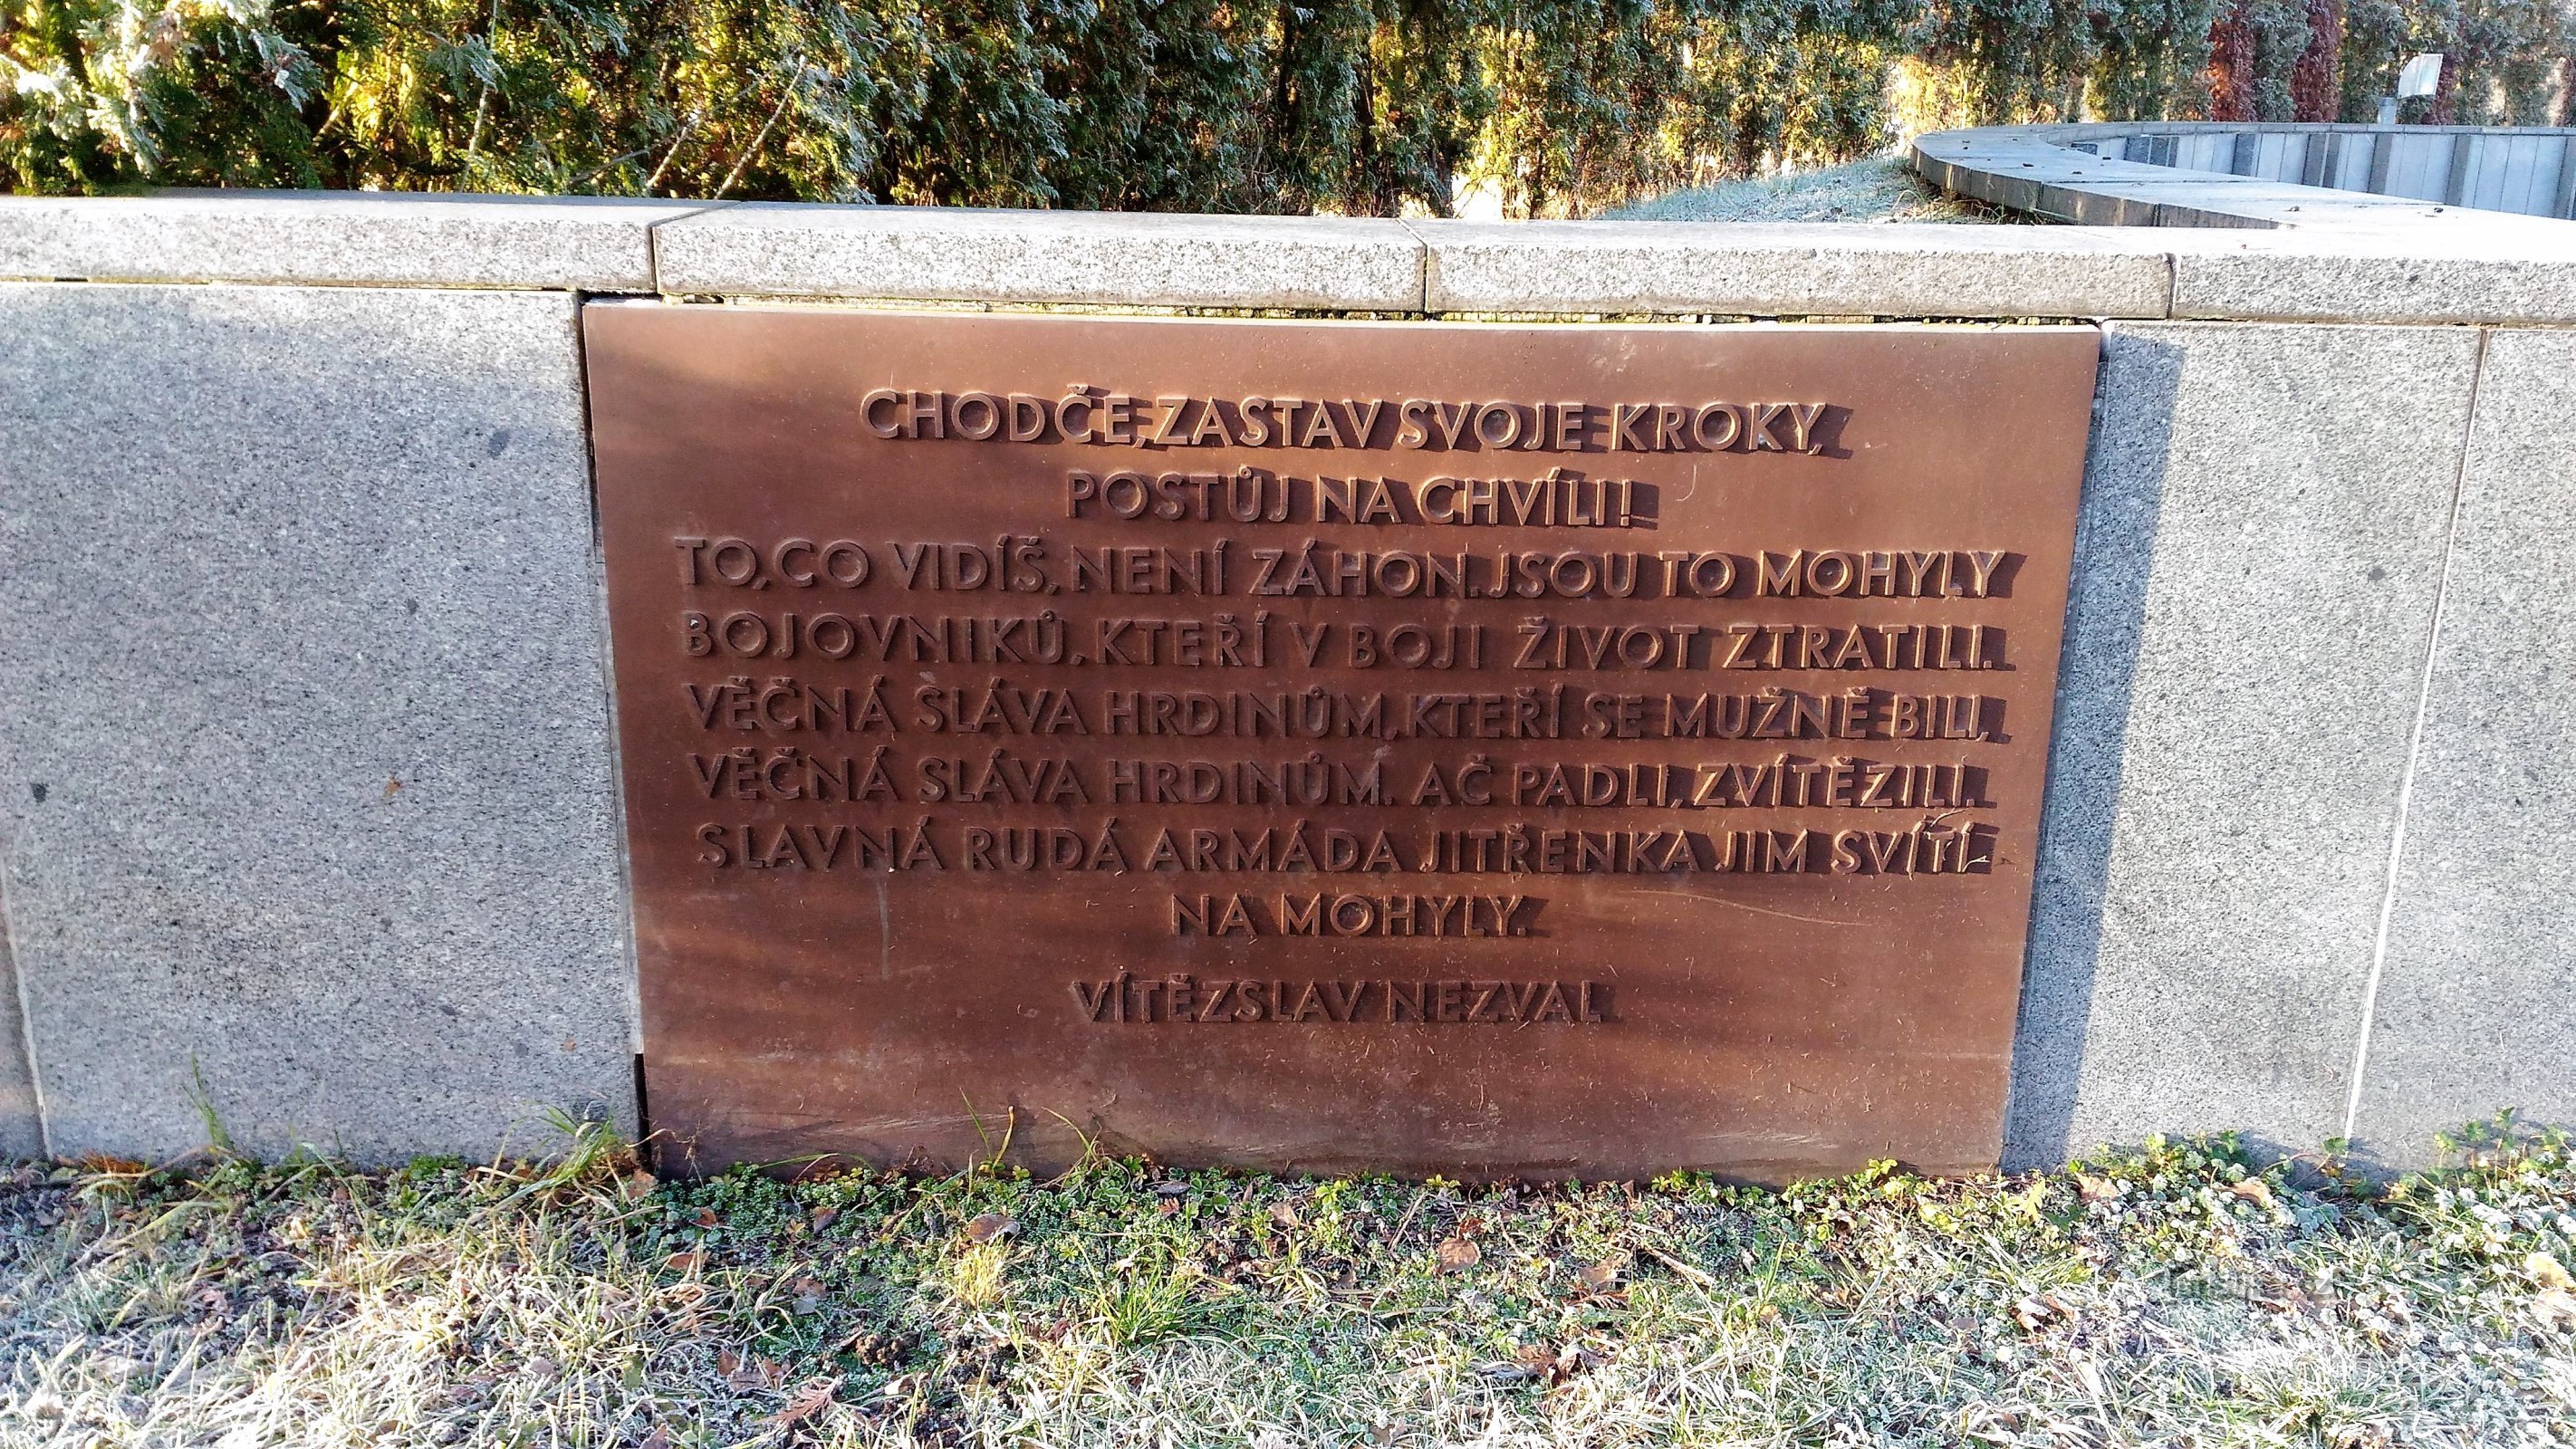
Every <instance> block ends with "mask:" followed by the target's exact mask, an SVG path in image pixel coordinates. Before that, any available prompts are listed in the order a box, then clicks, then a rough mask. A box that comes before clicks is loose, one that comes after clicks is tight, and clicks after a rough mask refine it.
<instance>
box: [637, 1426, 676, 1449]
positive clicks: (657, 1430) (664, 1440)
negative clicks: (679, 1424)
mask: <svg viewBox="0 0 2576 1449" xmlns="http://www.w3.org/2000/svg"><path fill="white" fill-rule="evenodd" d="M635 1449H671V1431H670V1430H669V1429H667V1428H665V1427H663V1426H662V1425H660V1424H656V1425H654V1426H653V1432H652V1433H650V1434H647V1435H645V1436H644V1442H643V1443H641V1444H638V1445H636V1446H635Z"/></svg>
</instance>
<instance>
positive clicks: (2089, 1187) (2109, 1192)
mask: <svg viewBox="0 0 2576 1449" xmlns="http://www.w3.org/2000/svg"><path fill="white" fill-rule="evenodd" d="M2119 1191H2120V1185H2119V1184H2118V1183H2116V1182H2113V1181H2112V1180H2111V1179H2109V1178H2107V1177H2093V1176H2089V1175H2087V1174H2085V1173H2081V1172H2079V1173H2077V1174H2075V1195H2076V1196H2077V1197H2080V1198H2082V1199H2084V1200H2085V1201H2086V1202H2100V1201H2101V1200H2102V1199H2104V1198H2106V1197H2114V1196H2117V1195H2118V1193H2119Z"/></svg>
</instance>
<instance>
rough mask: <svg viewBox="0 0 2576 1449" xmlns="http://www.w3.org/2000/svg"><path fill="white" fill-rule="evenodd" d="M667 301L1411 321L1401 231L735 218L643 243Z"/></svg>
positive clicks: (877, 213)
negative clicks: (798, 300) (818, 300)
mask: <svg viewBox="0 0 2576 1449" xmlns="http://www.w3.org/2000/svg"><path fill="white" fill-rule="evenodd" d="M653 238H654V256H655V266H656V271H657V276H658V279H659V283H660V287H661V290H662V291H663V292H665V293H668V294H673V295H683V296H688V295H712V296H746V297H846V298H861V299H883V300H898V301H939V302H999V303H1023V304H1039V303H1054V304H1059V305H1082V304H1091V305H1100V306H1134V307H1221V308H1243V309H1274V308H1275V309H1329V310H1345V311H1356V312H1419V311H1420V310H1421V309H1422V249H1421V245H1420V243H1418V242H1417V241H1415V240H1414V237H1413V234H1412V233H1411V232H1409V231H1407V230H1406V229H1405V227H1404V225H1403V223H1401V222H1395V221H1377V220H1366V219H1359V220H1352V219H1342V218H1334V217H1276V216H1200V215H1175V214H1168V213H1153V212H1074V211H1003V210H986V209H979V208H967V207H936V206H820V205H809V204H799V203H786V202H777V203H773V202H760V203H746V204H744V205H740V206H729V207H726V208H723V209H722V210H718V211H710V212H707V213H704V214H702V215H699V216H695V217H690V218H687V219H685V220H681V221H676V222H670V223H666V224H664V225H662V226H659V227H657V228H655V230H654V234H653Z"/></svg>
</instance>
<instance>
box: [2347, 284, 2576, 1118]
mask: <svg viewBox="0 0 2576 1449" xmlns="http://www.w3.org/2000/svg"><path fill="white" fill-rule="evenodd" d="M2571 576H2576V332H2569V331H2548V332H2543V331H2522V330H2508V331H2497V332H2492V333H2489V334H2488V335H2487V339H2486V356H2485V359H2484V361H2483V362H2482V364H2481V365H2480V369H2479V375H2478V396H2477V417H2476V420H2475V422H2474V423H2473V425H2472V428H2471V431H2470V440H2469V454H2468V459H2467V462H2466V464H2465V465H2464V466H2463V468H2462V469H2461V479H2460V498H2459V511H2458V518H2457V522H2456V523H2455V524H2454V526H2453V528H2452V532H2451V556H2450V564H2449V568H2448V571H2447V576H2446V577H2447V582H2446V585H2445V588H2444V591H2443V599H2442V611H2441V621H2440V625H2439V628H2440V634H2439V639H2438V643H2437V646H2436V647H2435V648H2434V650H2433V651H2432V668H2431V670H2430V672H2429V674H2428V675H2427V676H2426V680H2425V692H2424V700H2425V712H2424V721H2423V730H2422V740H2421V744H2420V745H2419V746H2418V749H2417V752H2416V761H2415V769H2414V789H2413V797H2412V800H2411V802H2410V804H2409V807H2408V811H2407V821H2406V834H2405V839H2404V842H2403V849H2402V851H2401V853H2400V854H2399V857H2398V870H2397V879H2396V883H2395V886H2394V889H2393V890H2392V892H2391V897H2390V913H2389V927H2388V944H2387V950H2386V956H2385V958H2384V962H2383V965H2382V967H2381V972H2380V984H2379V991H2378V996H2377V1000H2376V1002H2375V1006H2374V1010H2373V1014H2372V1018H2373V1026H2372V1030H2371V1034H2370V1040H2369V1043H2368V1055H2367V1056H2366V1058H2365V1059H2364V1065H2363V1070H2362V1081H2361V1089H2360V1091H2359V1092H2358V1093H2357V1094H2356V1095H2355V1100H2354V1107H2355V1112H2354V1117H2353V1123H2352V1129H2353V1130H2352V1136H2353V1138H2354V1144H2355V1147H2356V1150H2357V1151H2359V1152H2360V1153H2362V1154H2363V1155H2364V1156H2365V1157H2366V1158H2367V1159H2369V1160H2372V1161H2375V1162H2379V1163H2382V1164H2385V1165H2387V1166H2392V1167H2420V1166H2426V1165H2429V1164H2430V1163H2431V1162H2432V1161H2433V1160H2434V1158H2435V1156H2436V1155H2437V1154H2436V1151H2435V1145H2434V1142H2433V1135H2434V1134H2435V1133H2437V1132H2446V1131H2452V1130H2455V1129H2457V1128H2458V1127H2460V1126H2461V1125H2462V1124H2464V1123H2467V1122H2471V1121H2475V1120H2480V1119H2483V1118H2486V1117H2488V1116H2489V1115H2491V1114H2493V1113H2494V1112H2496V1111H2497V1110H2498V1109H2500V1108H2505V1107H2513V1108H2518V1109H2520V1110H2521V1112H2522V1113H2523V1115H2524V1116H2525V1117H2526V1118H2527V1119H2529V1120H2531V1121H2535V1122H2553V1123H2559V1124H2562V1125H2563V1124H2569V1123H2576V1073H2571V1072H2570V1070H2569V1066H2568V1064H2569V1063H2570V1062H2571V1061H2576V1012H2571V1010H2570V1007H2571V1004H2576V950H2571V948H2570V946H2569V936H2570V930H2569V922H2570V915H2571V904H2576V711H2571V709H2570V708H2569V701H2570V700H2571V699H2576V656H2571V655H2570V653H2569V650H2568V641H2569V640H2570V639H2576V592H2571V591H2570V590H2569V589H2568V587H2567V580H2568V579H2569V578H2570V577H2571Z"/></svg>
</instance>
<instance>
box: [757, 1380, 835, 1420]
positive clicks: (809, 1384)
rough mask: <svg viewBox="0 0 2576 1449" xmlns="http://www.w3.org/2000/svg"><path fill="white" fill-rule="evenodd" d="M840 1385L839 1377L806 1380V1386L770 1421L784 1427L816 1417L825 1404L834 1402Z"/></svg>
mask: <svg viewBox="0 0 2576 1449" xmlns="http://www.w3.org/2000/svg"><path fill="white" fill-rule="evenodd" d="M839 1387H840V1380H838V1379H832V1378H818V1379H808V1380H806V1381H805V1386H804V1387H803V1388H800V1389H798V1390H797V1391H796V1393H795V1394H794V1396H792V1397H791V1398H789V1399H788V1401H787V1406H786V1407H785V1408H783V1409H780V1410H779V1411H778V1414H777V1416H776V1417H775V1418H773V1419H771V1420H770V1422H771V1423H773V1424H776V1425H777V1426H778V1427H780V1428H782V1429H783V1428H786V1427H787V1426H788V1425H790V1424H796V1423H802V1422H803V1421H805V1420H807V1419H810V1418H812V1417H814V1416H815V1415H816V1414H819V1413H821V1412H823V1406H824V1405H826V1404H828V1403H830V1402H832V1394H833V1391H834V1390H836V1389H838V1388H839Z"/></svg>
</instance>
